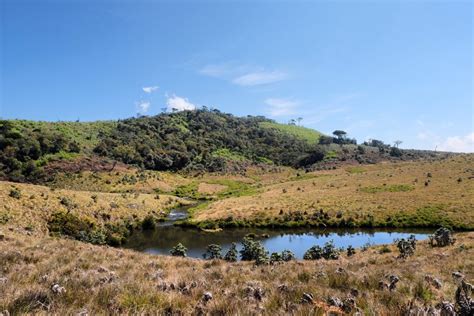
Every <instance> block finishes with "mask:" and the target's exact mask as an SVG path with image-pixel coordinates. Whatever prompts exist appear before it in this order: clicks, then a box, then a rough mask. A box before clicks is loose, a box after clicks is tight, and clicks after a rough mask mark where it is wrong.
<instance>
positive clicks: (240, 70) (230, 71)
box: [198, 62, 288, 86]
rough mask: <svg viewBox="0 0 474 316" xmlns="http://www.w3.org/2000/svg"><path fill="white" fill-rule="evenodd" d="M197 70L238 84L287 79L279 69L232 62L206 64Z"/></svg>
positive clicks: (250, 84) (286, 75) (268, 82)
mask: <svg viewBox="0 0 474 316" xmlns="http://www.w3.org/2000/svg"><path fill="white" fill-rule="evenodd" d="M198 72H199V73H200V74H202V75H205V76H209V77H214V78H220V79H224V80H229V81H230V82H232V83H234V84H236V85H240V86H258V85H265V84H270V83H274V82H278V81H282V80H285V79H288V74H287V73H286V72H283V71H280V70H266V69H265V68H263V67H256V66H249V65H243V64H236V63H233V62H228V63H221V64H208V65H205V66H204V67H202V68H201V69H199V70H198Z"/></svg>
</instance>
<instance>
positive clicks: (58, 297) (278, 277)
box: [0, 232, 474, 315]
mask: <svg viewBox="0 0 474 316" xmlns="http://www.w3.org/2000/svg"><path fill="white" fill-rule="evenodd" d="M456 239H457V241H456V244H455V245H452V246H449V247H444V248H433V247H431V246H429V244H428V242H419V243H418V245H417V247H416V252H415V254H414V255H413V256H411V257H410V258H408V259H400V258H397V255H398V250H397V249H396V247H395V246H394V245H389V246H388V247H387V246H378V247H370V248H368V249H367V250H365V251H359V250H357V253H356V254H355V255H353V256H351V257H348V256H346V255H345V254H344V255H341V256H340V257H339V258H338V259H337V260H318V261H316V263H315V261H290V262H284V263H279V264H273V265H264V266H256V265H255V264H254V263H253V262H248V261H247V262H245V261H241V262H235V263H228V262H225V261H223V260H209V261H207V260H199V259H191V258H177V257H169V256H154V255H148V254H144V253H140V252H136V251H130V250H125V249H115V248H111V247H104V246H94V245H87V244H84V243H81V242H77V241H72V240H64V239H56V238H48V237H45V238H38V237H33V236H28V235H25V234H19V233H17V232H6V236H4V237H3V238H2V239H0V265H1V266H2V271H1V272H0V291H1V293H2V295H0V309H1V310H2V312H3V311H8V312H9V315H18V314H45V315H46V314H57V315H69V314H74V315H76V314H81V315H85V314H89V315H101V314H110V313H112V314H145V315H148V314H168V315H194V314H196V315H288V314H292V315H325V314H327V313H330V312H331V315H343V314H346V313H347V314H354V313H355V312H359V313H361V314H366V315H375V314H377V315H379V314H380V315H407V314H410V315H414V314H416V315H422V314H425V313H426V311H428V310H429V311H431V312H433V313H434V312H436V313H439V310H440V308H441V306H443V305H442V304H441V302H444V303H443V304H445V305H446V304H447V305H448V306H449V305H450V304H451V302H455V293H456V289H457V288H458V285H457V283H456V282H457V281H456V279H453V277H452V276H451V275H452V273H454V272H456V273H457V274H460V275H465V278H466V282H467V281H470V280H472V277H473V276H474V269H473V267H474V262H473V258H474V247H473V244H474V234H473V233H462V234H457V235H456ZM457 271H460V272H457ZM391 276H396V277H397V278H398V279H399V282H398V283H397V284H396V287H394V288H393V289H391V290H389V289H388V288H387V287H386V286H385V287H384V286H383V285H384V284H387V283H388V282H389V280H390V278H391ZM381 285H382V286H381ZM206 293H207V294H206ZM339 301H340V302H344V304H342V303H341V304H340V305H338V303H337V302H339ZM331 305H332V306H331ZM336 305H337V306H336ZM453 306H454V304H453ZM7 315H8V314H7ZM435 315H438V314H435Z"/></svg>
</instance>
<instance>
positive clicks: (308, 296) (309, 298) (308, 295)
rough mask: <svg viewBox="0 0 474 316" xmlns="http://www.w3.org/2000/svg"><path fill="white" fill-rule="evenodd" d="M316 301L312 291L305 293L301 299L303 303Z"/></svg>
mask: <svg viewBox="0 0 474 316" xmlns="http://www.w3.org/2000/svg"><path fill="white" fill-rule="evenodd" d="M313 301H314V298H313V294H311V293H303V298H302V299H301V302H302V303H306V304H312V303H313Z"/></svg>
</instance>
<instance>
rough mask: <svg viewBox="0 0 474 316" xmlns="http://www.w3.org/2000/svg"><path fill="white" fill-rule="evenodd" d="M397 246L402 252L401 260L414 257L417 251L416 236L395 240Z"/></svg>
mask: <svg viewBox="0 0 474 316" xmlns="http://www.w3.org/2000/svg"><path fill="white" fill-rule="evenodd" d="M395 244H396V246H397V248H398V251H400V255H399V258H403V259H405V258H407V257H409V256H413V254H414V253H415V250H416V238H415V235H410V237H408V238H407V239H405V238H400V239H396V240H395Z"/></svg>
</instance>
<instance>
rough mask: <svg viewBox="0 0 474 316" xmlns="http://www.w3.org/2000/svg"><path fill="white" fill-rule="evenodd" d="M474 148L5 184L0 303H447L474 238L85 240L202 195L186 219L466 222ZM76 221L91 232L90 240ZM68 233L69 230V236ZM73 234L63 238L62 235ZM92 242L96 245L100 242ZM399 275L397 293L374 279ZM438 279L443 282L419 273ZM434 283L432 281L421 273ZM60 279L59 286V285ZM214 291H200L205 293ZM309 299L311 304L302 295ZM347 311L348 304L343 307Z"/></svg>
mask: <svg viewBox="0 0 474 316" xmlns="http://www.w3.org/2000/svg"><path fill="white" fill-rule="evenodd" d="M473 165H474V155H459V156H454V157H451V158H448V159H442V160H432V161H427V160H423V161H412V162H397V163H380V164H376V165H347V166H344V167H340V168H337V169H334V170H321V171H314V172H307V173H305V172H302V171H299V170H294V169H291V168H285V167H277V166H273V167H271V168H268V167H267V168H263V167H258V166H253V167H249V168H248V169H247V170H246V172H245V173H241V172H240V173H235V174H219V173H215V174H208V173H206V174H197V175H186V174H178V173H169V172H156V171H143V170H138V169H135V168H133V167H123V166H122V167H119V168H118V169H116V170H114V171H97V172H91V171H82V172H76V173H75V172H67V173H62V174H58V175H56V176H55V177H54V179H53V180H52V181H51V182H50V183H47V184H48V186H40V185H32V184H18V183H13V182H5V181H4V182H0V266H1V267H2V269H0V293H2V295H0V311H2V313H5V312H3V311H8V312H9V313H10V315H16V314H23V313H30V314H61V315H68V314H79V313H83V314H84V313H87V314H89V315H95V314H111V313H112V314H174V315H188V314H210V315H223V314H231V315H254V314H263V315H270V314H272V315H284V314H294V315H308V314H315V315H324V314H325V313H329V312H332V313H335V314H342V313H344V311H342V310H341V309H340V308H336V307H334V306H332V307H330V306H329V298H331V297H332V298H339V299H341V300H343V301H344V300H347V299H352V300H354V303H355V306H354V307H353V309H352V310H351V311H350V313H354V312H355V311H359V312H361V313H363V314H368V315H374V314H378V315H403V314H406V313H408V311H411V312H412V313H413V312H418V313H421V311H422V310H423V311H426V310H427V308H430V307H432V308H434V307H435V306H436V305H437V304H438V303H440V302H442V301H446V300H448V301H453V300H454V295H455V291H456V284H455V282H453V280H452V277H451V273H452V272H454V271H460V272H461V273H463V274H464V275H465V276H466V279H467V280H468V281H471V280H472V278H473V277H474V259H473V258H474V233H473V232H464V233H457V234H456V238H457V242H456V243H455V245H453V246H449V247H446V248H432V247H431V246H429V245H428V243H427V242H420V243H418V246H417V248H416V251H415V255H414V256H412V257H409V258H408V259H399V258H397V255H398V251H397V250H396V248H395V246H394V245H389V246H378V247H371V248H369V249H368V250H366V251H362V250H360V249H358V250H357V251H356V254H355V255H354V256H352V257H348V256H346V255H343V256H341V257H340V258H339V259H337V260H330V261H326V260H319V261H317V262H316V263H315V262H313V261H291V262H286V263H280V264H274V265H263V266H256V265H255V264H254V263H252V262H236V263H227V262H225V261H222V260H213V261H203V260H198V259H190V258H175V257H167V256H152V255H147V254H143V253H137V252H134V251H129V250H124V249H117V248H112V247H109V246H105V245H99V246H97V245H92V244H90V243H84V242H80V241H77V240H72V239H71V238H75V239H78V240H83V241H88V242H94V241H97V240H99V241H101V240H102V239H100V238H99V237H100V234H101V233H104V234H106V235H107V239H105V240H106V242H107V243H109V242H108V241H109V240H110V238H109V235H111V236H112V237H113V238H112V239H111V240H112V241H114V242H115V243H109V244H117V240H118V241H120V240H121V239H120V238H121V237H122V236H118V237H117V236H116V235H117V234H122V233H123V232H124V230H125V232H124V234H126V233H127V231H128V229H132V230H133V229H138V228H139V227H140V225H141V227H144V226H143V225H144V223H148V224H149V219H150V218H152V219H153V220H160V219H163V218H164V217H165V216H166V214H167V212H168V210H169V209H170V208H173V207H175V206H177V205H179V204H185V203H189V200H187V199H186V198H187V197H191V198H195V199H205V200H206V203H203V204H200V205H199V206H198V207H196V208H194V209H193V210H192V217H191V218H190V220H189V222H188V223H186V224H188V225H195V226H200V227H202V228H214V227H216V226H222V227H229V226H239V225H246V226H311V225H321V226H324V225H326V226H346V227H354V226H397V227H408V226H410V227H437V226H439V225H447V226H451V227H453V228H456V229H466V230H472V229H474V214H473V212H474V201H473V198H472V197H473V196H474V185H473V181H474V168H473ZM78 230H84V231H89V233H90V234H89V235H88V236H86V237H87V238H83V236H82V235H81V234H82V233H81V234H78V235H75V233H77V231H78ZM65 237H66V238H65ZM68 237H69V238H68ZM98 243H100V242H98ZM390 275H396V276H398V277H399V278H400V282H399V284H398V286H397V288H396V290H394V291H388V290H383V289H380V286H379V282H380V281H387V279H388V277H389V276H390ZM427 276H432V277H434V278H437V279H438V280H439V281H440V282H441V287H439V288H436V287H435V286H433V284H431V283H430V282H428V281H426V280H427V278H426V277H427ZM428 279H429V278H428ZM56 284H57V285H58V286H57V287H59V288H64V290H62V289H61V290H60V291H59V292H58V291H57V287H56V290H54V291H53V287H54V285H56ZM206 292H209V293H211V294H212V299H211V300H209V301H206V300H204V299H203V296H204V293H206ZM304 293H308V294H311V295H313V297H314V300H313V302H311V303H304V302H303V301H302V299H303V295H304ZM346 312H347V311H346Z"/></svg>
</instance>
